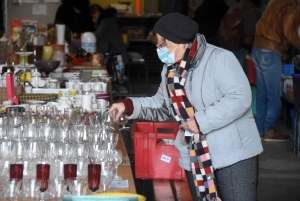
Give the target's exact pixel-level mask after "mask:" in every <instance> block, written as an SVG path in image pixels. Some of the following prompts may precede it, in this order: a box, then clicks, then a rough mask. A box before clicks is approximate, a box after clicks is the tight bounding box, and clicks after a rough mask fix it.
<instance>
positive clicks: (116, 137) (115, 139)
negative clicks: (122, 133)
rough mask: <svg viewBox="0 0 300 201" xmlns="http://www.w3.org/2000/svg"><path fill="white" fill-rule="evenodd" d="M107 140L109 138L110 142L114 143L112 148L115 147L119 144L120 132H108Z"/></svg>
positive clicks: (108, 141)
mask: <svg viewBox="0 0 300 201" xmlns="http://www.w3.org/2000/svg"><path fill="white" fill-rule="evenodd" d="M106 140H107V143H108V144H111V145H112V147H111V149H115V148H116V146H117V144H118V140H119V134H118V133H107V138H106Z"/></svg>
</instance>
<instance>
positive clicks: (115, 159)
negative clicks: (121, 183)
mask: <svg viewBox="0 0 300 201" xmlns="http://www.w3.org/2000/svg"><path fill="white" fill-rule="evenodd" d="M110 160H111V162H112V164H113V165H114V166H115V168H116V174H115V176H114V179H113V180H122V177H121V176H119V175H118V166H119V165H120V164H121V163H122V151H121V150H119V149H115V150H112V154H111V156H110Z"/></svg>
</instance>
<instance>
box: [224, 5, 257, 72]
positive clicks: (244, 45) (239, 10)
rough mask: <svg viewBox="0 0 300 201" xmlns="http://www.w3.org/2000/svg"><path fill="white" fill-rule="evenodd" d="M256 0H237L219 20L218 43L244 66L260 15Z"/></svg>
mask: <svg viewBox="0 0 300 201" xmlns="http://www.w3.org/2000/svg"><path fill="white" fill-rule="evenodd" d="M258 6H259V1H258V0H238V1H237V2H236V3H235V4H233V5H232V6H231V7H230V8H229V10H228V11H227V13H226V15H225V16H224V17H223V18H222V20H221V25H220V28H219V31H218V40H219V45H220V47H222V48H225V49H227V50H229V51H231V52H232V53H233V54H234V55H235V56H236V58H237V59H238V60H239V62H240V64H241V66H242V67H243V68H244V67H245V59H246V55H247V54H248V53H249V52H251V49H252V45H253V38H254V35H255V26H256V23H257V22H258V20H259V19H260V17H261V11H260V10H259V8H258Z"/></svg>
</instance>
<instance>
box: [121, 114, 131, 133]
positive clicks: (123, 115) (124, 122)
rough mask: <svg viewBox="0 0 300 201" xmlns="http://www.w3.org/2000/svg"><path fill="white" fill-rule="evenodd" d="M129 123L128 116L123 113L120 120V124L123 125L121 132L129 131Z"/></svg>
mask: <svg viewBox="0 0 300 201" xmlns="http://www.w3.org/2000/svg"><path fill="white" fill-rule="evenodd" d="M127 122H128V119H127V117H126V114H125V113H122V114H121V116H120V117H119V119H118V124H119V125H122V127H121V128H120V129H119V130H125V129H126V130H127V129H129V127H126V126H125V125H126V123H127Z"/></svg>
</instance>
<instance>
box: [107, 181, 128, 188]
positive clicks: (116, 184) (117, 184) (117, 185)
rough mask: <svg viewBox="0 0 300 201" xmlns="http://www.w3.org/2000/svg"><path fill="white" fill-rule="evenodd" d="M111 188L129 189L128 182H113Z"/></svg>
mask: <svg viewBox="0 0 300 201" xmlns="http://www.w3.org/2000/svg"><path fill="white" fill-rule="evenodd" d="M109 188H129V184H128V180H121V181H112V182H111V184H110V186H109Z"/></svg>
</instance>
